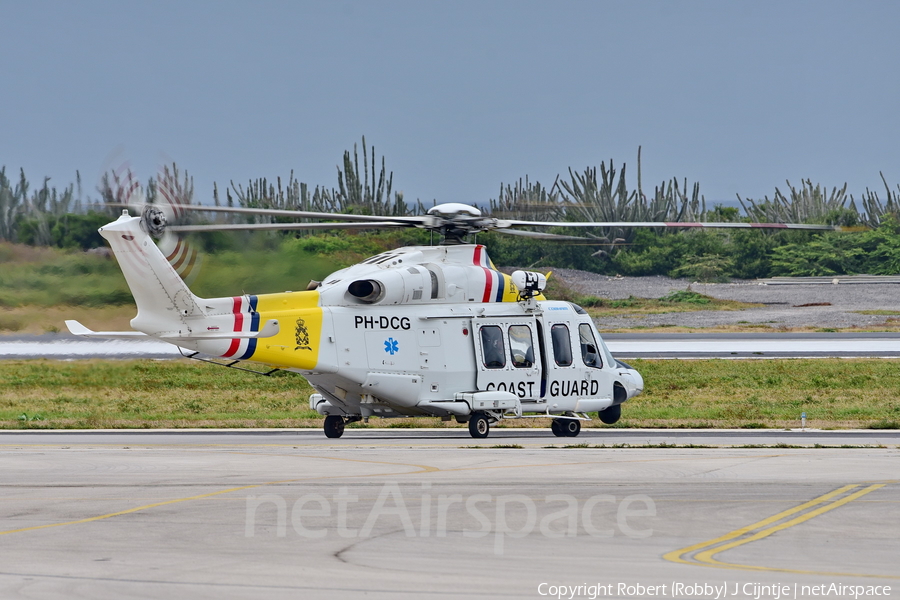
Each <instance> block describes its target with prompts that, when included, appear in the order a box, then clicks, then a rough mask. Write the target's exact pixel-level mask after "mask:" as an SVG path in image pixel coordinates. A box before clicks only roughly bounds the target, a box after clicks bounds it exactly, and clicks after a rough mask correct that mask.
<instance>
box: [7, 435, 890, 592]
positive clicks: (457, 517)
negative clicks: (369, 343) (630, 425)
mask: <svg viewBox="0 0 900 600" xmlns="http://www.w3.org/2000/svg"><path fill="white" fill-rule="evenodd" d="M812 440H821V441H815V442H812ZM663 442H665V443H666V444H677V445H679V446H685V445H688V444H695V445H700V444H704V445H710V446H712V445H717V444H719V443H723V444H725V445H724V446H723V447H715V448H685V447H675V448H671V447H660V446H661V445H662V444H663ZM825 442H827V443H825ZM626 443H627V444H631V445H633V446H640V445H644V444H646V445H648V446H649V447H631V448H626V447H621V446H622V445H623V444H626ZM807 443H812V444H820V445H821V446H825V445H829V446H841V445H844V444H850V445H853V446H854V447H852V448H822V447H814V446H808V447H804V448H791V447H786V446H793V445H806V444H807ZM599 444H606V446H607V447H596V446H598V445H599ZM616 444H618V447H612V446H613V445H616ZM898 444H900V439H898V435H897V432H811V431H797V432H789V431H784V432H772V431H765V432H757V431H752V432H747V431H744V432H732V431H710V430H698V431H682V432H678V431H676V432H660V431H624V432H620V431H618V430H617V431H611V430H596V431H583V432H582V435H581V436H579V437H578V438H573V439H568V438H555V437H553V436H552V435H550V434H549V433H548V432H546V431H540V430H528V431H522V430H502V429H495V430H494V431H492V434H491V437H489V438H487V439H485V440H473V439H472V438H470V437H468V435H467V434H466V432H465V431H447V430H406V431H397V430H348V431H347V432H346V433H345V435H344V437H343V438H341V439H339V440H328V439H326V438H324V436H323V435H322V434H321V432H318V431H294V430H280V431H239V432H228V431H210V432H121V431H116V432H85V433H81V432H3V433H0V474H2V475H0V478H2V479H0V484H2V485H0V506H2V511H0V514H2V527H0V553H2V558H3V560H2V563H0V597H4V598H5V597H29V598H73V597H76V598H77V597H85V598H138V597H154V598H156V597H161V596H167V597H191V598H249V597H254V598H258V597H266V598H301V597H302V598H357V597H359V598H362V597H365V598H378V599H381V598H385V599H387V598H498V597H501V598H543V597H557V596H559V594H560V588H559V586H570V587H569V588H567V589H566V591H565V594H564V595H563V597H567V598H568V597H572V598H589V597H592V595H593V597H595V598H599V597H604V598H609V597H617V598H646V597H649V596H650V595H651V594H650V593H649V592H648V590H649V589H650V586H659V587H655V588H653V592H652V594H653V595H654V596H655V597H684V598H716V597H720V598H721V597H723V596H722V595H721V594H720V590H721V586H723V585H725V586H727V590H726V591H727V594H728V597H729V598H776V597H777V598H779V599H780V598H784V597H786V596H787V597H793V594H794V593H795V592H796V593H797V597H798V598H799V597H814V594H813V590H814V586H825V588H815V589H818V590H819V591H820V593H819V596H824V595H825V594H823V593H821V590H823V589H827V588H828V587H829V586H853V588H852V589H850V588H846V587H845V588H840V587H838V588H834V589H837V590H838V591H840V590H843V593H841V594H837V593H831V594H830V597H836V598H848V597H854V593H857V594H858V597H866V596H865V591H866V590H867V589H868V590H871V591H872V592H873V593H875V592H876V591H878V592H880V593H882V594H883V595H881V596H879V597H881V598H885V597H898V596H900V594H898V593H897V589H898V588H900V567H898V564H897V563H898V561H897V556H900V541H898V538H900V525H898V524H900V485H898V481H897V479H898V472H897V464H898V459H900V450H898ZM584 445H587V446H589V447H583V446H584ZM745 445H746V446H754V445H762V446H764V447H758V448H753V447H749V448H742V447H738V446H745ZM550 446H552V447H550ZM565 446H569V447H565ZM878 446H883V447H878ZM776 585H777V586H779V587H778V588H776V587H775V586H776ZM576 586H585V587H582V588H580V589H579V588H577V587H576ZM640 586H643V587H640ZM662 586H665V588H663V587H662ZM780 586H787V588H789V591H790V593H787V592H785V593H782V591H783V590H782V588H781V587H780ZM795 586H796V587H795ZM804 586H806V587H805V588H804ZM856 586H862V587H861V588H857V587H856ZM884 586H890V588H891V589H890V590H886V589H885V587H884ZM876 588H877V590H876ZM859 589H861V590H863V594H859V593H858V592H859ZM760 590H763V591H762V592H761V591H760ZM854 590H855V591H854ZM776 591H777V592H778V596H776V595H775V592H776ZM732 592H734V593H732ZM869 597H872V596H869Z"/></svg>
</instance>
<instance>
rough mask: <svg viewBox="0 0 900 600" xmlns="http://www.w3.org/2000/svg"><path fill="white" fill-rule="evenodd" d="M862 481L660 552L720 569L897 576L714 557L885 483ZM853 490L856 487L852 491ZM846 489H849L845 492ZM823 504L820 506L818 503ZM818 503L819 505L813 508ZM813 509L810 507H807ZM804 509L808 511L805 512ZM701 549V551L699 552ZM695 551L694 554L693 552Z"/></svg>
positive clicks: (681, 559) (846, 502)
mask: <svg viewBox="0 0 900 600" xmlns="http://www.w3.org/2000/svg"><path fill="white" fill-rule="evenodd" d="M860 485H861V484H849V485H845V486H843V487H841V488H838V489H836V490H833V491H831V492H828V493H827V494H823V495H821V496H819V497H818V498H813V499H812V500H810V501H808V502H804V503H803V504H800V505H798V506H795V507H793V508H789V509H787V510H784V511H782V512H780V513H778V514H775V515H772V516H771V517H768V518H766V519H763V520H762V521H758V522H756V523H753V524H752V525H747V526H746V527H741V528H740V529H735V530H734V531H730V532H728V533H726V534H725V535H722V536H719V537H717V538H715V539H712V540H707V541H705V542H700V543H699V544H693V545H691V546H687V547H686V548H681V549H680V550H674V551H672V552H668V553H666V554H664V555H663V558H664V559H665V560H668V561H671V562H676V563H682V564H686V565H695V566H699V567H714V568H720V569H739V570H744V571H776V572H780V573H797V574H803V575H830V576H841V577H877V578H882V579H900V576H897V575H877V574H872V573H844V572H831V571H808V570H801V569H785V568H780V567H766V566H760V565H744V564H739V563H729V562H724V561H719V560H716V559H715V558H714V557H715V555H716V554H719V553H720V552H724V551H726V550H731V549H732V548H737V547H738V546H742V545H744V544H749V543H751V542H755V541H758V540H761V539H763V538H766V537H768V536H770V535H772V534H773V533H777V532H779V531H784V530H786V529H789V528H791V527H794V526H795V525H799V524H800V523H805V522H806V521H809V520H810V519H813V518H815V517H818V516H820V515H823V514H825V513H827V512H829V511H831V510H834V509H836V508H840V507H841V506H844V505H846V504H848V503H850V502H853V501H854V500H858V499H859V498H862V497H863V496H865V495H866V494H869V493H871V492H874V491H875V490H877V489H880V488H883V487H884V486H885V485H886V484H884V483H875V484H872V485H869V486H868V487H865V488H863V489H859V490H858V489H857V488H859V487H860ZM854 490H856V491H854ZM848 492H851V493H849V494H848ZM819 505H822V506H819ZM816 506H818V508H813V507H816ZM809 509H813V510H809ZM804 511H807V512H804ZM797 513H803V514H801V515H799V516H797V517H794V518H792V519H790V520H788V521H784V522H781V523H779V521H783V520H784V519H786V518H787V517H790V516H792V515H796V514H797ZM698 550H701V551H702V552H698ZM694 553H696V554H694ZM691 554H693V559H692V560H691V559H687V558H685V556H687V555H691Z"/></svg>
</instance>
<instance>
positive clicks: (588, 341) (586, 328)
mask: <svg viewBox="0 0 900 600" xmlns="http://www.w3.org/2000/svg"><path fill="white" fill-rule="evenodd" d="M578 341H579V343H580V344H581V358H582V360H584V364H585V365H586V366H588V367H594V368H597V369H602V368H603V359H602V358H600V349H599V348H598V347H597V341H596V340H595V339H594V332H593V331H591V326H590V325H588V324H587V323H582V324H581V325H579V326H578Z"/></svg>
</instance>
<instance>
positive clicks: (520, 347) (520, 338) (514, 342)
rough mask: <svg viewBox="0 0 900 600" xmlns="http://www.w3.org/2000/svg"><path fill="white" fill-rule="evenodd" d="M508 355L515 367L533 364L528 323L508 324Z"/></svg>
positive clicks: (523, 367)
mask: <svg viewBox="0 0 900 600" xmlns="http://www.w3.org/2000/svg"><path fill="white" fill-rule="evenodd" d="M509 356H510V358H511V359H512V364H513V366H514V367H516V368H517V369H527V368H531V367H532V366H534V346H533V345H532V343H531V327H529V326H528V325H510V326H509Z"/></svg>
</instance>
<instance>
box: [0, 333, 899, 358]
mask: <svg viewBox="0 0 900 600" xmlns="http://www.w3.org/2000/svg"><path fill="white" fill-rule="evenodd" d="M603 339H604V340H605V341H606V343H607V345H608V346H609V348H610V350H611V351H612V352H613V354H614V355H615V356H616V357H617V358H622V359H626V360H627V359H629V358H805V357H813V358H824V357H886V358H887V357H898V356H900V333H889V332H860V333H607V334H604V336H603ZM181 356H182V355H181V353H180V352H179V350H178V348H177V347H176V346H173V345H171V344H168V343H166V342H161V341H157V340H150V339H147V340H143V339H135V340H98V339H87V338H80V337H77V336H73V335H66V334H62V335H60V334H54V335H24V336H0V359H3V358H6V359H27V358H53V359H65V360H70V359H85V358H155V359H164V358H179V357H181Z"/></svg>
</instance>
